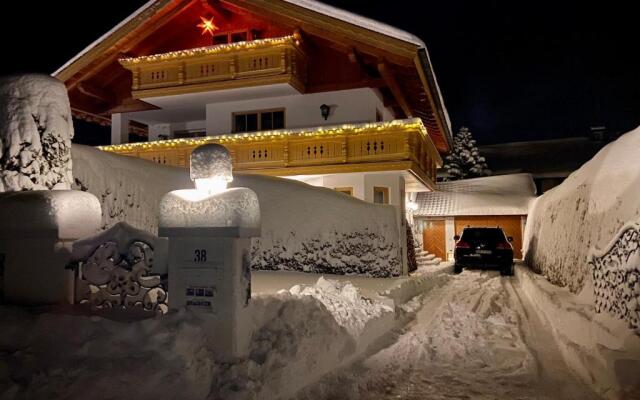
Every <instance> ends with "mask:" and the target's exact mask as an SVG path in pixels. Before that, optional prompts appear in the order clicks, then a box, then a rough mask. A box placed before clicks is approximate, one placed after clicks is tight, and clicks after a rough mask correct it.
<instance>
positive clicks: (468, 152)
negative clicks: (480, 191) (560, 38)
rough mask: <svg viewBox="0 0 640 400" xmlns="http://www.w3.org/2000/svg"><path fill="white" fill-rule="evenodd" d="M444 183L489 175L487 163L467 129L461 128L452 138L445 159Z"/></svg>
mask: <svg viewBox="0 0 640 400" xmlns="http://www.w3.org/2000/svg"><path fill="white" fill-rule="evenodd" d="M442 169H443V170H444V172H445V177H444V178H443V180H445V181H456V180H459V179H468V178H477V177H480V176H488V175H491V170H489V168H488V167H487V161H486V160H485V158H484V157H482V156H481V155H480V151H479V150H478V147H477V146H476V141H475V140H473V136H472V135H471V132H470V131H469V129H468V128H466V127H464V126H463V127H462V128H460V131H459V132H458V133H457V134H456V135H455V136H454V138H453V148H452V149H451V153H449V155H448V156H446V157H445V162H444V166H443V167H442Z"/></svg>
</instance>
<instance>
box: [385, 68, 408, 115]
mask: <svg viewBox="0 0 640 400" xmlns="http://www.w3.org/2000/svg"><path fill="white" fill-rule="evenodd" d="M378 72H380V75H381V76H382V79H384V82H385V83H386V85H387V87H388V88H389V90H390V91H391V93H392V94H393V97H395V99H396V101H397V102H398V104H399V105H400V108H402V111H403V112H404V114H405V116H406V117H407V118H413V111H412V110H411V107H410V106H409V102H408V101H407V98H406V97H405V96H404V93H403V92H402V89H401V88H400V85H399V84H398V81H396V78H395V77H394V76H393V72H391V69H390V68H389V65H388V64H387V63H386V61H384V60H380V61H379V62H378Z"/></svg>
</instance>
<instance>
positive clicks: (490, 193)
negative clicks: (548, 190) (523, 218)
mask: <svg viewBox="0 0 640 400" xmlns="http://www.w3.org/2000/svg"><path fill="white" fill-rule="evenodd" d="M535 195H536V187H535V184H534V182H533V178H532V177H531V175H529V174H516V175H502V176H490V177H485V178H475V179H466V180H461V181H453V182H442V183H439V184H438V190H436V191H435V192H423V193H418V197H417V199H416V202H417V204H418V209H417V210H416V212H415V213H414V215H415V216H456V215H526V214H527V213H528V209H529V202H530V201H531V200H533V199H534V198H535Z"/></svg>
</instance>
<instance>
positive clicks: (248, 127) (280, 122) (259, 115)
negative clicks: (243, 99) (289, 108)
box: [233, 110, 285, 133]
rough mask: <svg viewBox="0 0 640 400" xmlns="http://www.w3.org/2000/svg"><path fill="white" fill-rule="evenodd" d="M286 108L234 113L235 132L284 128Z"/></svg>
mask: <svg viewBox="0 0 640 400" xmlns="http://www.w3.org/2000/svg"><path fill="white" fill-rule="evenodd" d="M284 127H285V123H284V110H265V111H252V112H248V113H233V132H234V133H240V132H255V131H269V130H273V129H283V128H284Z"/></svg>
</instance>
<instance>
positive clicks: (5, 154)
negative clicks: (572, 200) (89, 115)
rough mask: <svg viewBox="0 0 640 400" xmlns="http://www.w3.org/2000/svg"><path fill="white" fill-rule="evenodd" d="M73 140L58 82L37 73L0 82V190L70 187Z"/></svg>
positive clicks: (63, 91)
mask: <svg viewBox="0 0 640 400" xmlns="http://www.w3.org/2000/svg"><path fill="white" fill-rule="evenodd" d="M72 138H73V121H72V118H71V107H70V105H69V98H68V97H67V89H66V87H65V86H64V84H63V83H62V82H60V81H59V80H57V79H55V78H52V77H50V76H48V75H36V74H33V75H15V76H9V77H5V78H2V79H0V192H5V191H22V190H48V189H69V188H70V187H71V183H72V181H73V178H72V175H71V155H70V149H71V139H72Z"/></svg>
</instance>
